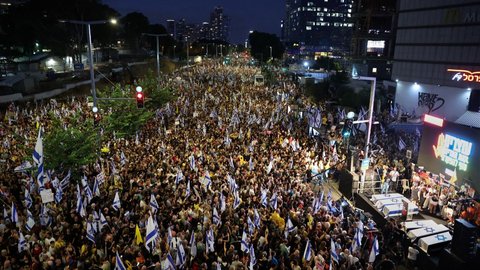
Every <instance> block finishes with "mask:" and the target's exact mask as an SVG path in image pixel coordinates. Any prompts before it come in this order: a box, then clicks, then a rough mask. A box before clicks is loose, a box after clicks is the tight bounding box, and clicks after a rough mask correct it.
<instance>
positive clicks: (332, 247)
mask: <svg viewBox="0 0 480 270" xmlns="http://www.w3.org/2000/svg"><path fill="white" fill-rule="evenodd" d="M330 256H331V258H332V260H334V261H335V262H336V263H337V264H338V254H337V250H336V246H335V242H333V238H331V239H330Z"/></svg>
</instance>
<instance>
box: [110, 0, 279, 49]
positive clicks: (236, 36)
mask: <svg viewBox="0 0 480 270" xmlns="http://www.w3.org/2000/svg"><path fill="white" fill-rule="evenodd" d="M103 3H104V4H107V5H109V6H110V7H112V8H114V9H115V10H117V11H118V12H120V14H121V15H122V16H123V15H125V14H128V13H130V12H134V11H136V12H141V13H143V14H144V15H145V16H147V17H148V19H149V20H150V23H152V24H155V23H159V24H162V25H164V26H165V23H166V20H167V19H175V20H179V19H181V18H185V19H186V21H187V22H188V23H201V22H204V21H209V18H210V12H211V11H212V10H213V8H214V7H215V6H223V12H224V14H226V15H228V16H230V38H229V39H230V40H229V41H230V42H232V43H236V44H238V43H243V42H244V41H245V39H246V38H247V36H248V32H249V30H257V31H261V32H267V33H274V34H277V35H279V34H280V20H282V19H283V17H284V13H285V1H283V0H223V1H221V0H103Z"/></svg>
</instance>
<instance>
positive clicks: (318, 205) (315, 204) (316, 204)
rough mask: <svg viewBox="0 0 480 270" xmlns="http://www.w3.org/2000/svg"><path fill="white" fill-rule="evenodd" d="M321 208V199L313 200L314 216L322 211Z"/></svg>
mask: <svg viewBox="0 0 480 270" xmlns="http://www.w3.org/2000/svg"><path fill="white" fill-rule="evenodd" d="M321 207H322V204H321V202H320V199H319V198H315V199H313V205H312V208H313V214H314V215H315V214H316V213H318V212H319V211H320V208H321Z"/></svg>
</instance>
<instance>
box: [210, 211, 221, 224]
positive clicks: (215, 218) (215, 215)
mask: <svg viewBox="0 0 480 270" xmlns="http://www.w3.org/2000/svg"><path fill="white" fill-rule="evenodd" d="M212 218H213V224H215V225H217V226H220V224H222V220H221V218H220V216H219V215H218V212H217V208H215V207H213V216H212Z"/></svg>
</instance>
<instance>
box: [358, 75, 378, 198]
mask: <svg viewBox="0 0 480 270" xmlns="http://www.w3.org/2000/svg"><path fill="white" fill-rule="evenodd" d="M352 78H353V79H354V80H363V81H371V82H372V83H371V86H370V103H369V105H368V127H367V142H366V144H365V159H368V154H369V153H368V150H369V148H370V137H371V133H372V124H373V105H374V102H375V87H376V84H377V78H376V77H364V76H353V77H352ZM365 174H366V171H365V172H363V171H362V177H361V185H360V192H363V187H364V185H365Z"/></svg>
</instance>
